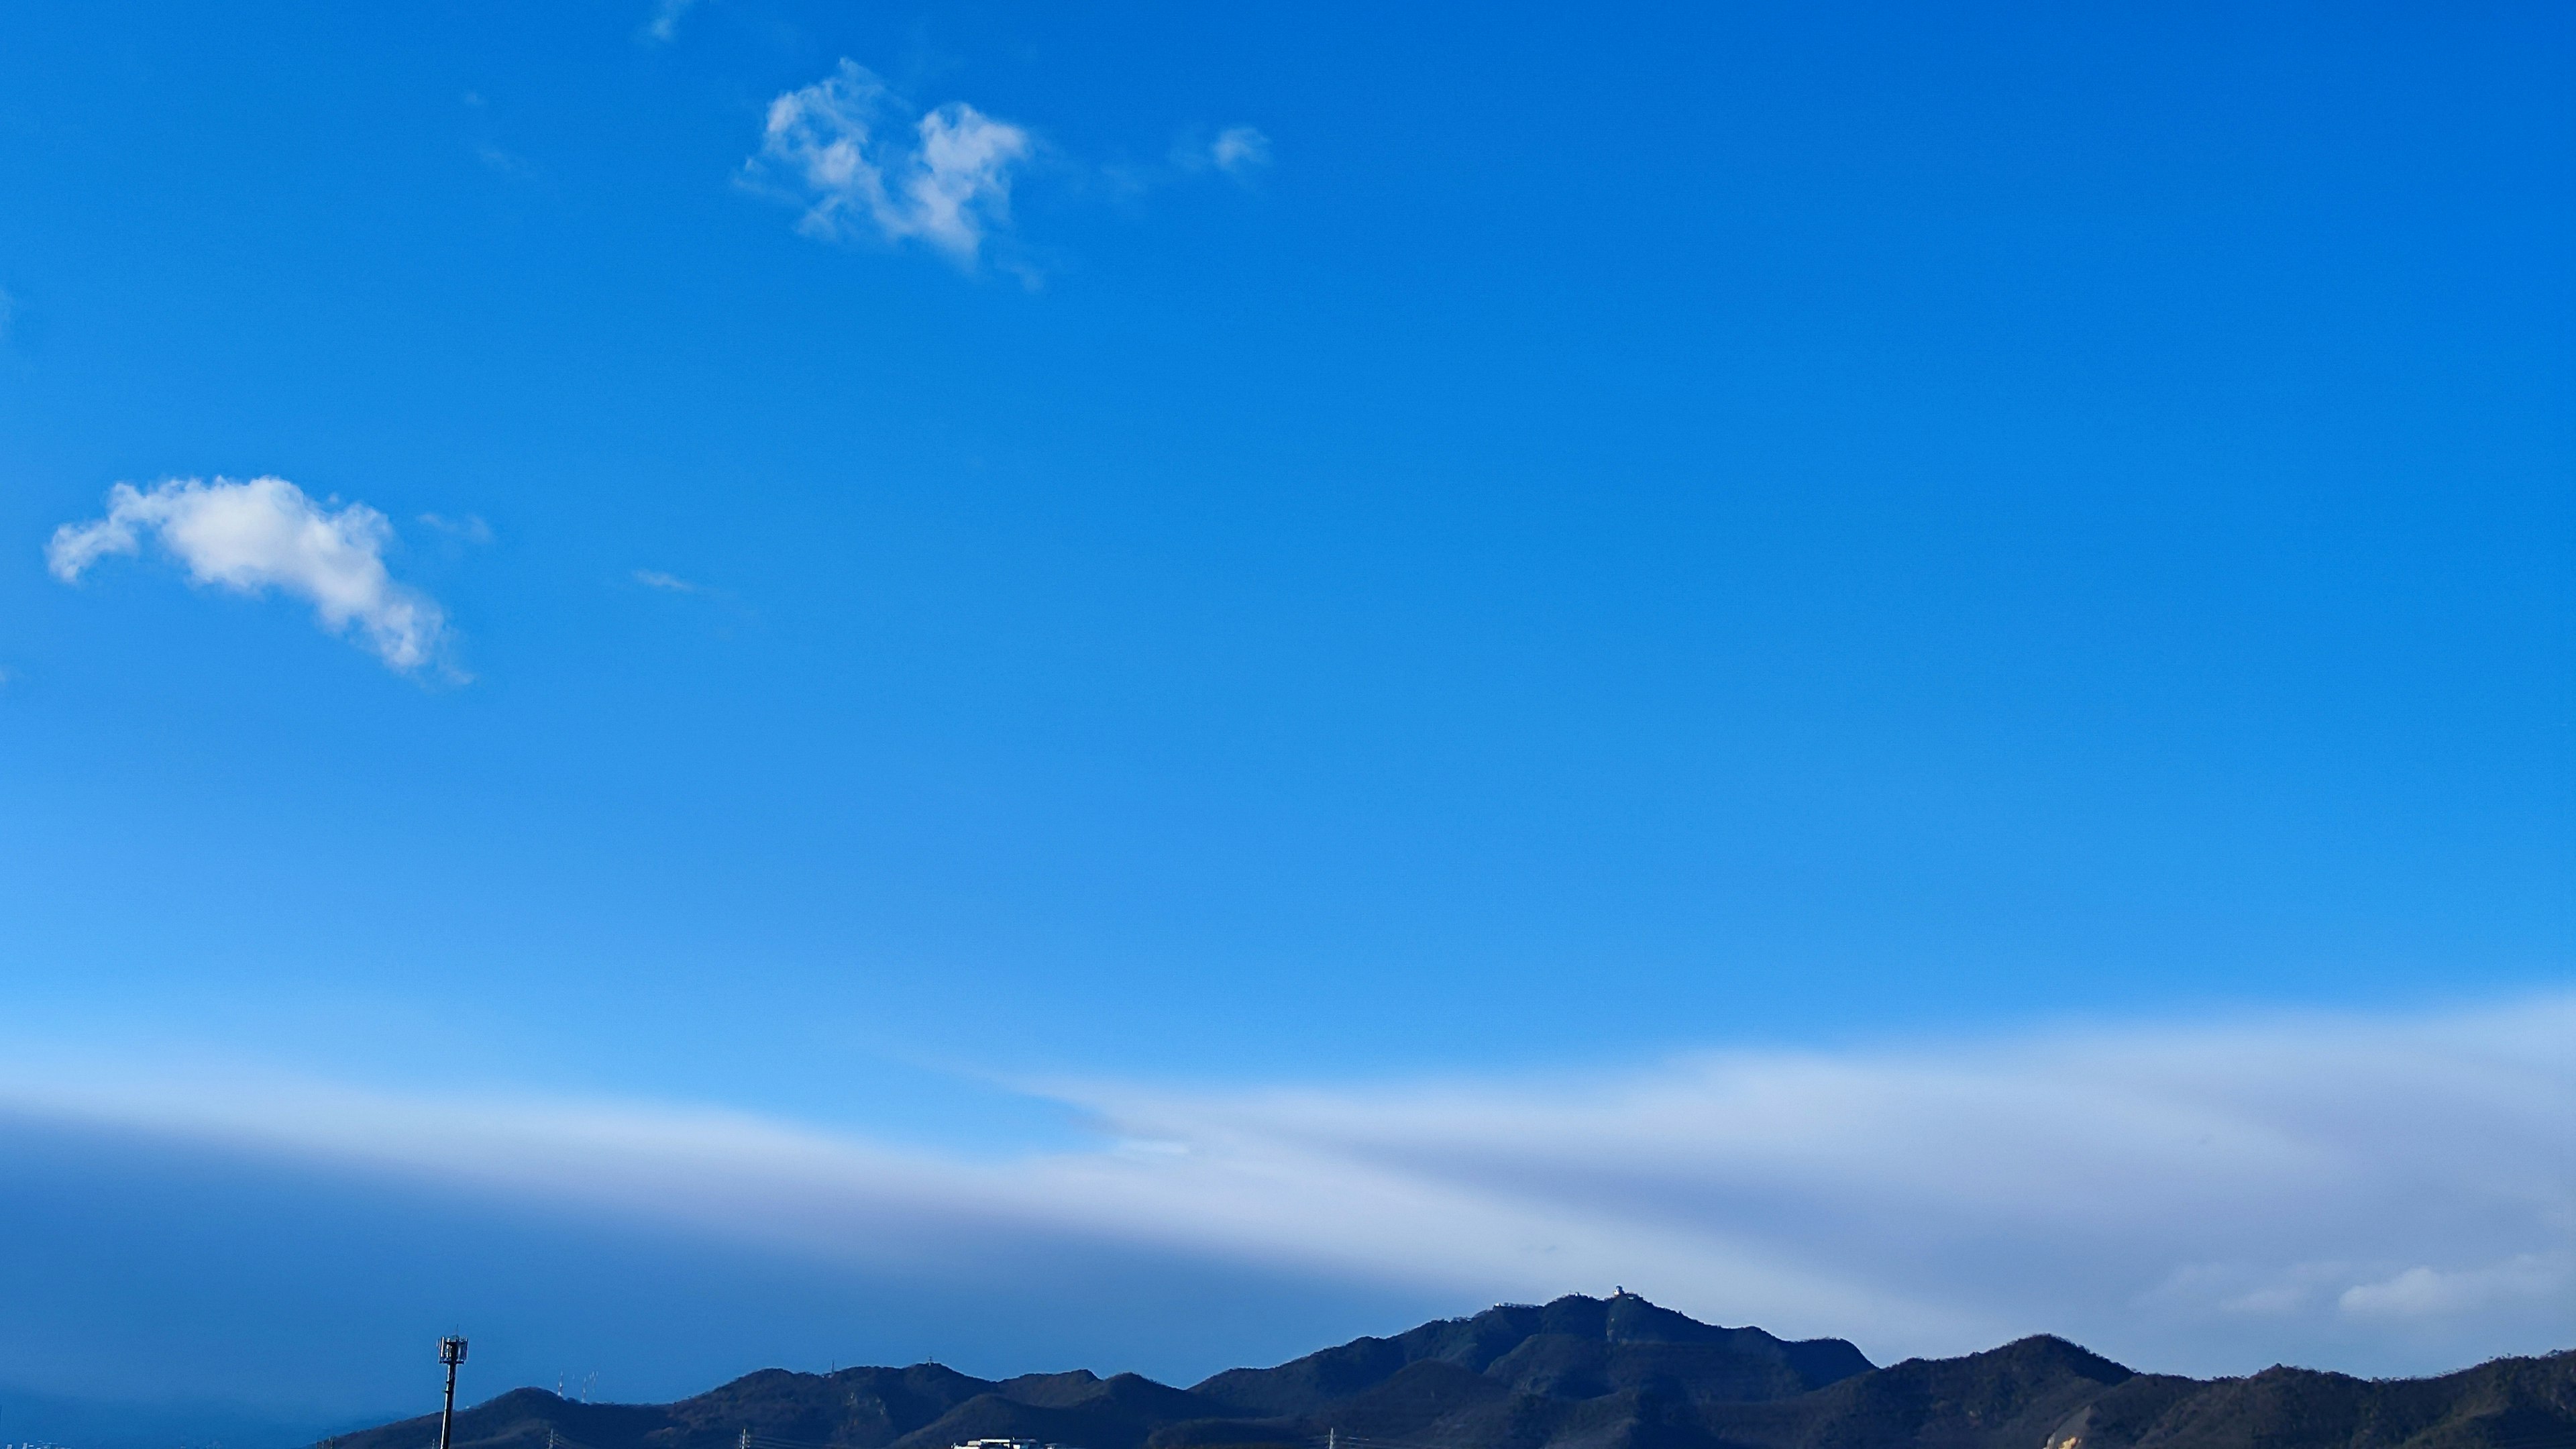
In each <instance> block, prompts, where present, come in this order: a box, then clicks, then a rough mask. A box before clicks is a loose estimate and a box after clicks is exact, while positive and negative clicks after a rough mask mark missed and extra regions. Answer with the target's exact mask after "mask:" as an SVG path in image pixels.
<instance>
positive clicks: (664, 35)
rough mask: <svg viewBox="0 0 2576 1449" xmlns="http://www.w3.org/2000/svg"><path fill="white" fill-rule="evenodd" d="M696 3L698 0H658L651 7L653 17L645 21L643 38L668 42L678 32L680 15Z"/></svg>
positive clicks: (693, 7)
mask: <svg viewBox="0 0 2576 1449" xmlns="http://www.w3.org/2000/svg"><path fill="white" fill-rule="evenodd" d="M697 5H698V0H659V3H657V4H656V5H654V7H653V18H652V19H651V20H649V21H647V22H646V23H645V26H644V36H645V38H646V39H648V40H654V41H659V42H661V43H663V44H665V45H667V44H669V43H670V42H671V41H672V40H673V39H674V38H676V37H677V36H678V35H679V33H680V17H682V16H684V15H686V14H688V13H689V12H690V11H692V10H694V9H696V8H697Z"/></svg>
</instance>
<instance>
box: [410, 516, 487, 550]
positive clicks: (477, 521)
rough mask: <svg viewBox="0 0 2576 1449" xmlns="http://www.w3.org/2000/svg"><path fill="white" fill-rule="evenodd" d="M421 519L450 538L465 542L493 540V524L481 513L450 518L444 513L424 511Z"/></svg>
mask: <svg viewBox="0 0 2576 1449" xmlns="http://www.w3.org/2000/svg"><path fill="white" fill-rule="evenodd" d="M420 521H421V522H422V523H425V524H427V525H428V526H430V527H431V528H434V529H436V530H438V531H439V532H440V533H443V534H446V535H447V536H448V537H450V538H454V539H458V540H461V541H463V542H465V543H490V542H491V541H492V525H490V524H488V523H486V522H484V521H483V518H482V516H481V515H480V514H474V513H466V514H460V515H458V516H457V517H454V518H450V517H448V516H447V515H446V514H443V513H424V514H422V515H420Z"/></svg>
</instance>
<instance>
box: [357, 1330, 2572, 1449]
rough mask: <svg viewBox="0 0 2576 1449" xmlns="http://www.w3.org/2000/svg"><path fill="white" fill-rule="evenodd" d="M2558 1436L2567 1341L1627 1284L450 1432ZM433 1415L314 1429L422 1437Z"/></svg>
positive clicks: (1186, 1448)
mask: <svg viewBox="0 0 2576 1449" xmlns="http://www.w3.org/2000/svg"><path fill="white" fill-rule="evenodd" d="M1327 1434H1332V1435H1335V1436H1338V1437H1339V1438H1340V1439H1341V1440H1343V1441H1345V1442H1354V1441H1355V1442H1354V1449H2576V1352H2567V1353H2557V1354H2551V1355H2549V1356H2548V1357H2546V1358H2507V1359H2497V1360H2495V1361H2494V1362H2492V1363H2488V1364H2483V1365H2480V1366H2479V1367H2477V1368H2473V1369H2468V1370H2466V1371H2464V1372H2461V1373H2455V1374H2447V1375H2444V1376H2443V1377H2440V1378H2432V1379H2394V1380H2370V1379H2356V1378H2350V1377H2347V1376H2345V1375H2343V1374H2332V1373H2317V1372H2314V1371H2311V1370H2307V1369H2291V1368H2274V1369H2267V1370H2265V1371H2264V1372H2262V1373H2259V1374H2256V1375H2254V1376H2253V1377H2251V1378H2242V1379H2218V1380H2214V1381H2206V1380H2199V1379H2187V1378H2178V1377H2174V1376H2172V1375H2167V1374H2142V1373H2136V1372H2133V1371H2131V1370H2129V1369H2127V1368H2123V1367H2122V1366H2120V1365H2119V1364H2116V1363H2113V1362H2111V1361H2110V1360H2109V1359H2106V1358H2103V1357H2101V1356H2099V1355H2097V1354H2093V1353H2088V1352H2086V1351H2085V1350H2083V1349H2081V1348H2078V1347H2076V1346H2075V1345H2074V1344H2071V1343H2068V1342H2066V1341H2065V1340H2064V1339H2059V1338H2046V1337H2041V1338H2025V1339H2023V1340H2021V1341H2020V1342H2018V1343H2011V1344H2006V1345H2005V1346H2003V1347H2002V1348H1998V1349H1993V1350H1990V1351H1988V1352H1985V1353H1979V1354H1970V1355H1969V1356H1967V1357H1965V1358H1954V1359H1908V1360H1907V1361H1905V1362H1904V1363H1900V1364H1896V1365H1893V1366H1891V1367H1888V1368H1874V1367H1872V1366H1871V1364H1870V1362H1869V1360H1868V1359H1866V1358H1864V1357H1862V1356H1861V1352H1860V1350H1859V1349H1856V1348H1854V1347H1852V1346H1851V1345H1850V1344H1848V1343H1845V1342H1843V1341H1842V1340H1841V1339H1838V1338H1821V1339H1811V1340H1808V1341H1806V1342H1803V1343H1792V1342H1788V1341H1786V1340H1783V1339H1778V1338H1774V1337H1772V1336H1771V1335H1770V1334H1767V1333H1764V1332H1763V1331H1762V1330H1760V1329H1758V1328H1717V1327H1713V1326H1711V1325H1709V1324H1705V1323H1701V1322H1699V1321H1697V1320H1695V1319H1692V1318H1688V1317H1685V1316H1683V1315H1682V1314H1679V1313H1675V1312H1672V1311H1671V1310H1669V1309H1665V1308H1658V1307H1656V1306H1655V1305H1654V1304H1651V1303H1648V1302H1647V1301H1646V1300H1645V1299H1643V1298H1640V1297H1638V1296H1637V1295H1635V1294H1633V1293H1621V1294H1618V1295H1615V1296H1613V1297H1611V1298H1608V1299H1600V1298H1585V1297H1580V1296H1575V1297H1567V1298H1560V1299H1558V1300H1557V1301H1555V1302H1554V1303H1550V1304H1547V1305H1545V1306H1543V1307H1540V1306H1532V1305H1523V1304H1506V1305H1504V1306H1502V1307H1499V1308H1492V1309H1488V1310H1486V1311H1485V1312H1483V1313H1479V1314H1477V1315H1476V1316H1475V1317H1473V1318H1460V1319H1450V1320H1446V1321H1443V1322H1439V1323H1426V1324H1424V1325H1422V1326H1421V1327H1420V1328H1416V1329H1414V1330H1412V1331H1410V1332H1408V1333H1403V1334H1399V1335H1398V1336H1396V1337H1394V1338H1362V1339H1357V1340H1354V1341H1352V1342H1350V1343H1346V1344H1343V1345H1342V1346H1340V1347H1339V1348H1328V1349H1325V1350H1323V1351H1322V1352H1320V1353H1313V1354H1308V1355H1307V1356H1306V1357H1304V1358H1301V1359H1297V1360H1294V1361H1293V1362H1289V1363H1284V1364H1281V1365H1279V1366H1278V1367H1276V1368H1266V1369H1231V1370H1228V1371H1227V1372H1225V1373H1221V1374H1218V1375H1216V1376H1215V1377H1214V1378H1211V1379H1208V1380H1207V1381H1206V1382H1204V1383H1200V1384H1197V1385H1195V1386H1193V1387H1191V1388H1188V1389H1176V1388H1172V1387H1169V1386H1168V1385H1164V1384H1158V1383H1155V1382H1154V1381H1153V1380H1151V1379H1145V1378H1139V1377H1138V1376H1136V1375H1134V1374H1120V1375H1118V1376H1116V1377H1114V1378H1106V1379H1104V1378H1101V1377H1098V1376H1097V1375H1094V1374H1091V1373H1087V1372H1074V1373H1062V1374H1026V1375H1023V1376H1021V1377H1019V1378H1014V1379H1003V1380H1000V1381H998V1382H996V1381H993V1380H988V1379H979V1378H973V1377H970V1376H968V1375H966V1374H961V1373H958V1372H956V1371H955V1370H953V1369H947V1368H942V1367H940V1366H939V1365H937V1364H918V1365H915V1366H914V1367H912V1368H907V1369H891V1368H855V1369H843V1370H841V1371H839V1372H837V1373H830V1374H799V1373H789V1372H787V1371H785V1370H783V1369H768V1370H764V1371H762V1372H760V1373H756V1374H750V1375H747V1376H746V1377H743V1378H739V1379H736V1380H734V1381H733V1382H732V1383H729V1384H726V1385H724V1386H723V1387H721V1388H717V1389H713V1390H710V1391H709V1392H707V1393H703V1394H700V1395H698V1396H697V1397H696V1398H692V1399H682V1400H680V1401H679V1402H678V1403H675V1404H655V1405H634V1404H579V1403H572V1402H569V1401H567V1400H565V1399H562V1398H559V1397H557V1396H555V1395H553V1394H550V1393H546V1392H544V1391H543V1390H540V1389H517V1390H514V1391H512V1392H510V1393H506V1394H503V1395H501V1396H500V1397H499V1398H497V1399H494V1400H492V1401H491V1402H489V1403H486V1404H482V1405H480V1406H478V1407H475V1408H472V1409H467V1410H464V1411H462V1412H460V1413H458V1415H457V1416H456V1440H455V1449H550V1446H551V1449H744V1446H746V1445H748V1446H749V1449H948V1446H950V1445H955V1444H963V1443H965V1442H966V1441H968V1440H970V1439H1022V1440H1036V1441H1040V1442H1042V1443H1046V1444H1056V1445H1068V1446H1073V1445H1078V1446H1081V1449H1218V1446H1242V1449H1251V1446H1296V1449H1305V1446H1307V1445H1309V1444H1310V1443H1311V1442H1313V1441H1318V1440H1322V1439H1323V1438H1325V1437H1326V1435H1327ZM437 1437H438V1421H437V1419H436V1417H435V1416H428V1417H423V1418H418V1419H406V1420H404V1421H403V1422H401V1423H398V1424H388V1425H386V1426H384V1427H382V1428H379V1429H370V1430H367V1431H365V1432H364V1433H359V1434H351V1435H346V1436H343V1437H341V1438H340V1439H338V1440H336V1441H334V1445H333V1449H433V1446H434V1445H435V1444H436V1442H437Z"/></svg>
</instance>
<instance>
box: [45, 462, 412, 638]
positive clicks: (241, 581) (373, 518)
mask: <svg viewBox="0 0 2576 1449" xmlns="http://www.w3.org/2000/svg"><path fill="white" fill-rule="evenodd" d="M107 499H108V508H107V514H106V516H105V517H103V518H97V519H93V520H91V521H89V522H87V523H66V524H64V525H63V526H62V527H60V528H57V529H55V530H54V536H53V538H52V540H51V541H50V542H49V543H47V544H46V546H45V562H46V565H47V566H48V567H49V568H51V569H52V570H53V574H54V577H56V578H58V579H61V580H62V581H63V582H65V583H73V582H76V581H78V580H79V578H80V576H81V575H82V574H83V573H85V572H87V571H88V570H89V568H90V566H91V565H93V564H95V563H97V562H98V561H99V560H100V559H103V558H106V557H107V556H109V555H110V554H133V553H139V552H140V551H141V548H142V541H143V539H144V538H145V537H146V536H149V537H151V538H153V539H155V540H157V541H158V542H159V543H160V545H161V546H162V548H164V549H166V550H167V551H168V552H169V553H170V555H171V556H172V557H173V558H175V559H177V560H178V561H179V562H180V563H182V564H185V565H186V566H187V568H188V573H189V576H190V577H191V578H192V579H194V580H195V581H196V582H198V583H200V584H213V585H216V586H218V587H221V588H226V589H230V590H232V591H234V592H236V593H242V594H254V595H255V594H261V593H265V592H267V591H268V590H270V589H277V590H279V591H281V592H284V593H288V594H292V595H294V596H296V597H298V598H301V599H303V600H305V601H306V602H308V603H310V604H311V605H313V611H314V616H315V618H316V620H317V621H318V622H319V623H320V624H321V625H322V627H323V628H325V629H327V630H329V631H330V632H332V633H334V634H343V633H347V632H348V631H349V630H350V629H352V628H355V629H356V630H357V631H358V632H359V634H361V635H362V636H363V637H364V640H365V643H366V646H367V647H368V648H369V649H371V650H373V651H374V652H375V654H376V656H377V657H378V658H380V659H382V660H384V661H385V663H386V664H388V665H390V666H392V667H393V668H395V669H399V670H405V671H409V670H414V669H418V668H420V667H421V666H422V665H424V664H427V663H429V662H430V661H431V660H432V658H433V657H434V656H435V655H436V654H437V653H438V651H439V648H440V646H441V645H442V643H443V642H444V640H445V638H446V631H447V623H446V616H445V615H444V614H442V613H441V612H440V610H439V607H438V605H437V604H436V603H435V602H434V601H432V600H431V599H430V598H429V597H428V596H427V595H425V594H422V593H420V592H419V591H418V590H415V589H411V588H407V587H405V586H403V585H401V584H398V583H396V582H394V580H393V577H392V575H391V574H389V573H387V572H386V570H385V561H384V550H385V545H386V544H387V543H389V542H391V541H392V539H393V525H392V524H391V523H390V522H388V521H387V520H386V518H385V516H384V515H383V514H381V513H378V512H377V511H376V510H374V509H372V508H369V507H368V506H366V505H365V504H363V503H351V504H348V505H346V506H344V507H342V508H339V509H337V510H332V509H330V508H327V507H325V506H323V505H321V504H317V503H315V502H314V501H313V500H312V499H311V498H309V497H307V496H306V495H305V493H304V490H303V489H301V488H298V487H296V486H295V485H294V484H292V483H289V482H287V481H286V480H285V479H283V478H253V479H250V480H249V481H247V482H233V481H231V480H228V479H223V478H217V479H216V480H215V481H213V482H212V483H207V482H203V481H201V480H198V479H195V478H184V479H182V478H174V479H170V480H168V481H166V482H163V483H161V484H159V485H157V486H155V487H154V488H153V489H152V490H151V491H149V492H145V491H143V490H141V489H138V488H136V487H135V486H134V485H132V484H130V483H119V484H117V485H116V486H115V487H114V488H111V489H109V490H108V495H107Z"/></svg>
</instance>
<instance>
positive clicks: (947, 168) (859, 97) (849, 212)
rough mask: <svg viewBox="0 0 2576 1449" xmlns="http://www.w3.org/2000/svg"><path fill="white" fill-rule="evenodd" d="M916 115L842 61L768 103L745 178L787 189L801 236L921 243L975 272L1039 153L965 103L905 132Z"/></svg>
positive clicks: (1016, 131)
mask: <svg viewBox="0 0 2576 1449" xmlns="http://www.w3.org/2000/svg"><path fill="white" fill-rule="evenodd" d="M909 111H910V107H909V106H908V105H907V104H906V103H905V102H904V101H903V99H902V98H901V97H899V96H897V95H895V93H894V92H893V91H891V90H889V89H888V88H887V87H886V85H885V83H884V82H883V81H881V80H879V79H878V78H877V77H876V75H874V74H873V73H872V72H870V71H868V70H867V69H866V68H865V67H863V66H860V65H858V64H856V63H854V62H852V61H848V60H844V61H842V62H841V63H840V66H839V68H838V69H836V70H835V71H834V72H833V73H832V74H831V75H828V76H825V77H824V78H823V79H821V80H819V81H816V82H815V83H814V84H812V85H809V86H804V87H801V88H799V89H797V90H793V91H789V92H788V93H786V94H785V95H782V96H780V97H779V98H778V99H776V100H774V101H772V102H770V105H769V115H768V119H767V121H766V123H765V124H764V126H763V128H762V134H761V145H760V152H759V154H758V155H756V156H754V157H752V158H751V160H750V161H748V162H746V163H745V170H744V174H745V177H746V179H748V180H750V181H752V182H754V183H755V184H760V185H765V186H777V185H784V186H785V187H786V188H788V190H789V192H790V193H791V194H792V195H793V196H794V198H795V199H796V200H797V201H798V202H799V204H801V205H803V206H804V208H805V212H804V215H803V216H802V217H800V218H799V219H798V221H797V229H798V230H800V231H802V232H804V233H805V234H806V235H808V236H813V237H818V238H822V239H826V240H846V239H849V238H852V237H854V236H860V235H864V234H868V233H873V234H874V235H876V236H877V237H879V238H882V239H883V240H885V241H887V242H893V243H902V242H907V241H921V242H924V243H927V244H928V245H930V246H931V247H933V248H935V249H937V250H938V251H940V252H942V253H944V254H945V255H946V256H947V257H948V258H949V259H950V260H951V261H954V262H956V263H957V264H958V265H959V266H961V267H966V268H970V269H971V268H972V267H973V266H974V265H975V263H976V260H977V258H978V257H979V256H980V255H981V253H982V250H983V246H984V241H985V238H986V236H987V235H988V234H989V233H990V232H991V231H992V230H993V229H994V228H996V227H999V226H1002V225H1005V224H1007V223H1008V221H1009V219H1010V206H1011V176H1012V171H1013V169H1014V168H1016V167H1018V166H1020V165H1021V164H1022V163H1024V162H1026V161H1027V160H1028V159H1029V157H1030V156H1031V154H1032V153H1033V151H1034V149H1035V142H1034V141H1033V140H1032V138H1031V137H1030V135H1029V133H1028V132H1027V131H1026V130H1024V129H1022V128H1020V127H1018V126H1015V125H1012V124H1010V123H1009V122H1007V121H1000V120H996V119H994V118H993V117H991V116H988V115H985V114H984V113H983V112H981V111H979V110H977V109H975V108H974V107H973V106H970V105H967V104H966V103H965V102H963V101H951V102H949V103H948V104H946V105H943V106H939V107H937V108H935V109H933V110H931V111H929V112H928V113H926V114H923V115H921V116H920V117H918V118H917V119H915V120H913V121H912V122H911V123H910V125H909V126H905V125H903V124H902V123H901V120H900V118H901V117H902V116H903V115H905V114H908V113H909ZM889 116H892V117H894V118H895V124H893V125H892V126H890V127H889V126H888V125H887V118H888V117H889ZM889 130H891V132H892V134H891V135H889V134H887V132H888V131H889Z"/></svg>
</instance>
